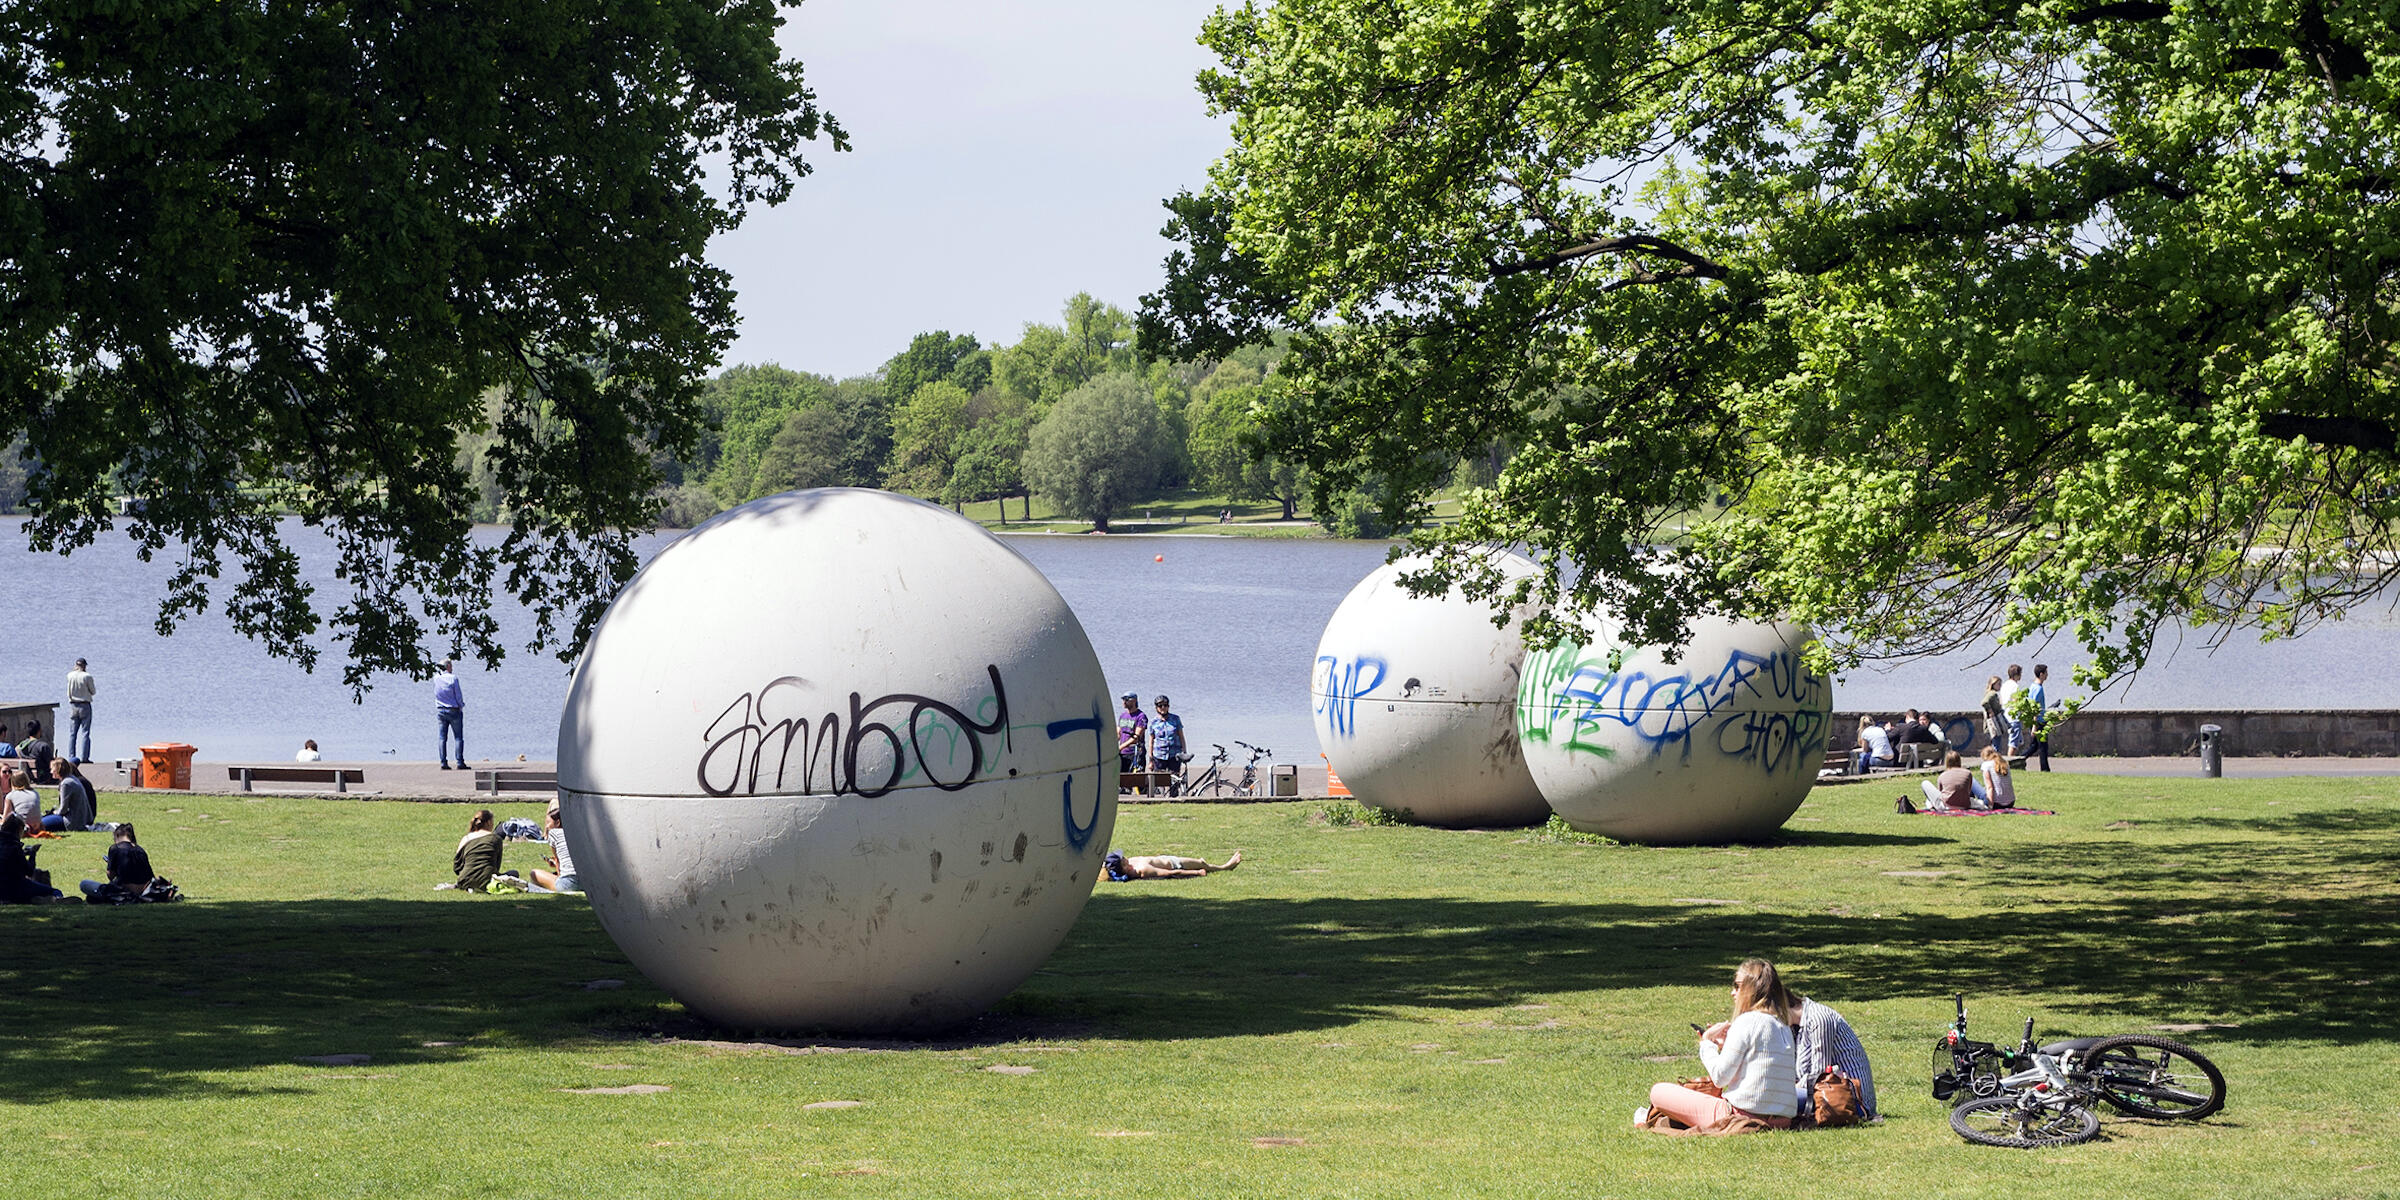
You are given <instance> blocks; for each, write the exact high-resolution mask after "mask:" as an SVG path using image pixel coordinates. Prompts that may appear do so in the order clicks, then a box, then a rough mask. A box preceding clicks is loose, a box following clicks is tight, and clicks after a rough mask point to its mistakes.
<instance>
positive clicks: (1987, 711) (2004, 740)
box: [1983, 675, 2008, 747]
mask: <svg viewBox="0 0 2400 1200" xmlns="http://www.w3.org/2000/svg"><path fill="white" fill-rule="evenodd" d="M1983 736H1984V737H1985V738H1986V739H1988V740H1990V742H1991V743H1992V744H1993V745H1995V746H2003V747H2005V746H2007V745H2008V709H2007V708H2006V707H2005V706H2004V705H2003V704H2002V702H2001V700H2000V677H1999V676H1997V675H1994V676H1992V677H1991V678H1990V679H1986V680H1984V681H1983Z"/></svg>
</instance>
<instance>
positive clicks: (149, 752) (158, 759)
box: [137, 742, 199, 792]
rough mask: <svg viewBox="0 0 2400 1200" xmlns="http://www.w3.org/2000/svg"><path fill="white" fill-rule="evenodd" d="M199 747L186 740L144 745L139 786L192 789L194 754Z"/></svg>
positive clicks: (180, 789)
mask: <svg viewBox="0 0 2400 1200" xmlns="http://www.w3.org/2000/svg"><path fill="white" fill-rule="evenodd" d="M198 749H199V747H198V746H194V745H191V744H189V743H186V742H161V743H159V744H157V745H155V746H144V747H142V774H141V780H140V782H139V784H138V785H137V786H140V787H147V788H174V789H177V790H179V791H186V792H188V791H190V790H192V754H193V752H194V751H197V750H198Z"/></svg>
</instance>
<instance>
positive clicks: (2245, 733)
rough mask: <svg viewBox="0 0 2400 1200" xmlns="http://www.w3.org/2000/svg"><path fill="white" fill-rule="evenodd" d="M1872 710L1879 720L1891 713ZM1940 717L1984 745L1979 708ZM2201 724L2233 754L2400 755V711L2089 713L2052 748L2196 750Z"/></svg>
mask: <svg viewBox="0 0 2400 1200" xmlns="http://www.w3.org/2000/svg"><path fill="white" fill-rule="evenodd" d="M1874 715H1875V716H1876V717H1877V718H1879V719H1880V718H1886V717H1890V716H1892V715H1894V714H1891V713H1880V712H1879V713H1876V714H1874ZM1858 718H1859V714H1858V713H1856V712H1837V713H1835V714H1833V732H1832V735H1831V737H1830V738H1829V740H1828V742H1827V748H1828V749H1833V750H1847V749H1850V748H1851V747H1852V746H1853V745H1855V744H1856V742H1857V739H1858ZM1935 719H1936V721H1937V722H1938V724H1937V725H1936V726H1935V732H1937V733H1940V734H1943V735H1945V736H1946V737H1947V738H1948V739H1949V741H1950V744H1951V745H1952V746H1955V747H1957V748H1958V750H1959V751H1960V752H1962V753H1967V754H1973V753H1976V752H1978V751H1980V750H1982V749H1983V745H1984V742H1985V740H1986V739H1985V738H1984V736H1983V714H1982V713H1980V712H1978V713H1975V714H1973V715H1972V716H1965V715H1960V714H1957V713H1941V714H1936V717H1935ZM2202 725H2216V726H2220V727H2222V728H2223V729H2224V731H2225V734H2224V737H2225V756H2226V757H2228V758H2236V757H2251V758H2288V757H2302V756H2323V757H2332V758H2392V757H2400V710H2396V709H2388V708H2310V709H2276V710H2267V711H2257V710H2241V709H2213V710H2212V709H2175V710H2161V709H2120V710H2112V711H2109V712H2086V713H2079V714H2077V715H2076V717H2075V719H2074V720H2071V721H2067V722H2065V723H2063V724H2060V725H2058V726H2057V727H2056V728H2054V729H2053V730H2052V731H2051V735H2050V751H2051V753H2053V754H2062V755H2084V756H2098V757H2115V758H2144V757H2150V756H2157V755H2165V756H2174V755H2182V754H2191V753H2193V752H2194V751H2195V750H2196V748H2197V747H2198V746H2199V744H2200V727H2201V726H2202Z"/></svg>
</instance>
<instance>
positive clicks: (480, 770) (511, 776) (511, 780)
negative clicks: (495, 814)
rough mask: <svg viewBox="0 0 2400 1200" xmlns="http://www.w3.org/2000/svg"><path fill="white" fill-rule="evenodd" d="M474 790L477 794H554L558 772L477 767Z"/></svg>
mask: <svg viewBox="0 0 2400 1200" xmlns="http://www.w3.org/2000/svg"><path fill="white" fill-rule="evenodd" d="M475 790H476V791H479V792H492V793H494V794H497V793H500V792H555V791H557V790H558V772H557V771H555V770H552V771H537V770H534V769H532V768H530V767H477V768H475Z"/></svg>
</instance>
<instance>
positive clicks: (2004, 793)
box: [1981, 746, 2017, 808]
mask: <svg viewBox="0 0 2400 1200" xmlns="http://www.w3.org/2000/svg"><path fill="white" fill-rule="evenodd" d="M1982 768H1983V782H1982V785H1981V786H1982V789H1983V795H1982V799H1983V802H1984V805H1985V807H1987V808H2015V807H2016V806H2017V785H2016V783H2015V782H2014V781H2012V780H2011V779H2009V777H2008V760H2007V759H2005V758H2002V757H2000V752H1999V751H1998V750H1995V749H1993V748H1991V747H1990V746H1985V747H1984V748H1983V763H1982Z"/></svg>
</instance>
